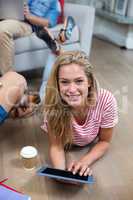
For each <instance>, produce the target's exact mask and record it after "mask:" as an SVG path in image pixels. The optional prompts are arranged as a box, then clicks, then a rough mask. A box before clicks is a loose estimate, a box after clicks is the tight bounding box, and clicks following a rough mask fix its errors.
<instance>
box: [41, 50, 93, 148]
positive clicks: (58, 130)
mask: <svg viewBox="0 0 133 200" xmlns="http://www.w3.org/2000/svg"><path fill="white" fill-rule="evenodd" d="M72 63H75V64H78V65H79V66H81V67H82V68H83V70H84V72H85V74H86V76H87V78H88V80H89V81H91V87H90V88H88V105H94V104H95V101H96V96H95V94H96V92H97V83H96V79H95V78H94V75H93V73H92V71H91V69H92V66H91V64H90V62H89V59H88V57H87V56H86V54H85V53H84V52H82V51H67V52H65V53H63V54H61V55H60V56H59V57H58V58H57V60H56V62H55V64H54V66H53V69H52V72H51V75H50V77H49V80H48V83H47V87H46V93H45V100H44V114H45V115H46V116H45V117H46V118H47V122H48V129H49V130H50V132H51V134H53V136H54V137H56V138H60V139H61V141H62V144H63V145H66V144H68V143H69V144H71V143H72V141H73V136H72V135H73V134H72V126H71V116H72V114H71V108H70V107H69V105H67V103H65V102H64V101H63V100H62V98H61V96H60V91H59V84H58V79H59V70H60V68H61V67H62V66H64V65H69V64H72Z"/></svg>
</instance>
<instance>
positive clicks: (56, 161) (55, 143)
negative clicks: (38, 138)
mask: <svg viewBox="0 0 133 200" xmlns="http://www.w3.org/2000/svg"><path fill="white" fill-rule="evenodd" d="M48 137H49V156H50V160H51V164H52V166H53V167H54V168H57V169H66V160H65V152H64V147H63V145H62V143H61V141H60V140H57V139H55V138H54V136H53V135H51V133H50V132H49V133H48Z"/></svg>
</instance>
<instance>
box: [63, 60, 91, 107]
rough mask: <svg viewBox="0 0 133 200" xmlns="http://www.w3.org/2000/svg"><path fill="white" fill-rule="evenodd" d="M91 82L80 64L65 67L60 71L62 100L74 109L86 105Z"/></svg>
mask: <svg viewBox="0 0 133 200" xmlns="http://www.w3.org/2000/svg"><path fill="white" fill-rule="evenodd" d="M88 87H90V81H88V78H87V76H86V74H85V72H84V70H83V68H82V67H81V66H79V65H78V64H74V63H73V64H69V65H64V66H62V67H61V68H60V70H59V90H60V95H61V98H62V99H63V100H64V101H65V102H66V103H67V104H68V105H69V106H70V107H72V108H74V109H77V108H82V107H83V106H85V105H86V102H87V97H88Z"/></svg>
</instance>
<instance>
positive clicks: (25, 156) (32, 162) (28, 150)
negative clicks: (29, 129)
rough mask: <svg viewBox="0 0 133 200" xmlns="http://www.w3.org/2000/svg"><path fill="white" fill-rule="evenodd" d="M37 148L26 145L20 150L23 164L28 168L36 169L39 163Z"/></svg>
mask: <svg viewBox="0 0 133 200" xmlns="http://www.w3.org/2000/svg"><path fill="white" fill-rule="evenodd" d="M37 154H38V152H37V149H36V148H35V147H33V146H25V147H23V148H22V149H21V151H20V156H21V159H22V162H23V166H24V168H26V169H34V168H35V167H36V164H37Z"/></svg>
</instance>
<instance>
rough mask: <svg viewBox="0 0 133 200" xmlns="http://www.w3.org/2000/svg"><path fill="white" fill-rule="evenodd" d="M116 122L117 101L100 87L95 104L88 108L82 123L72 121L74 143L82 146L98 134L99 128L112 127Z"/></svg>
mask: <svg viewBox="0 0 133 200" xmlns="http://www.w3.org/2000/svg"><path fill="white" fill-rule="evenodd" d="M117 122H118V112H117V103H116V99H115V97H114V96H113V95H112V94H111V92H109V91H107V90H104V89H100V90H99V92H98V95H97V101H96V105H95V106H94V107H91V108H89V110H88V114H87V117H86V120H85V123H84V124H83V125H79V124H78V123H77V122H76V121H75V120H74V119H73V121H72V127H73V134H74V144H76V145H79V146H84V145H87V144H89V143H91V142H92V141H94V140H95V138H96V137H97V136H98V133H99V129H100V128H111V127H114V126H115V125H116V124H117Z"/></svg>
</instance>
